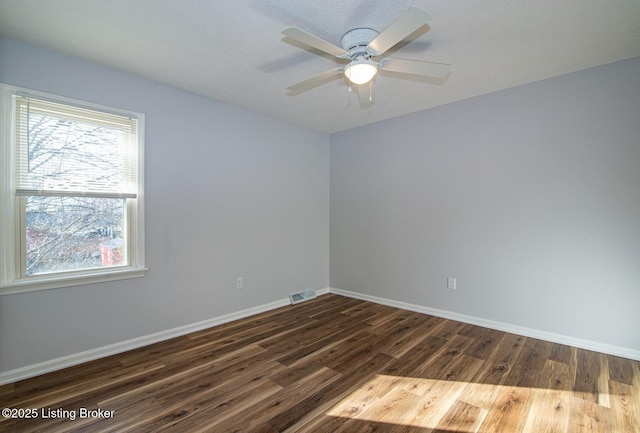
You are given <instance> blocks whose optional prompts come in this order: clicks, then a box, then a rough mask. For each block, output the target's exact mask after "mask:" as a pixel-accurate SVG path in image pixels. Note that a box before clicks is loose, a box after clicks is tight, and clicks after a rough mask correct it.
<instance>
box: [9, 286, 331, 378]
mask: <svg viewBox="0 0 640 433" xmlns="http://www.w3.org/2000/svg"><path fill="white" fill-rule="evenodd" d="M327 293H329V288H325V289H319V290H316V295H318V296H320V295H324V294H327ZM286 305H290V300H289V298H285V299H281V300H279V301H274V302H270V303H268V304H264V305H259V306H257V307H253V308H248V309H246V310H242V311H237V312H235V313H230V314H225V315H223V316H218V317H214V318H212V319H207V320H203V321H201V322H196V323H192V324H189V325H185V326H180V327H177V328H173V329H168V330H166V331H160V332H156V333H154V334H149V335H143V336H141V337H137V338H132V339H131V340H126V341H121V342H118V343H114V344H109V345H107V346H102V347H97V348H95V349H91V350H87V351H84V352H80V353H74V354H72V355H67V356H63V357H61V358H56V359H51V360H49V361H44V362H40V363H38V364H33V365H28V366H26V367H21V368H17V369H15V370H9V371H6V372H2V373H0V385H4V384H7V383H13V382H17V381H19V380H23V379H28V378H30V377H34V376H39V375H41V374H45V373H51V372H52V371H56V370H61V369H63V368H67V367H71V366H74V365H78V364H82V363H83V362H88V361H93V360H95V359H99V358H104V357H107V356H111V355H115V354H117V353H122V352H126V351H128V350H132V349H137V348H139V347H143V346H147V345H149V344H153V343H158V342H160V341H164V340H169V339H171V338H175V337H180V336H182V335H186V334H190V333H192V332H196V331H201V330H203V329H207V328H211V327H213V326H217V325H222V324H224V323H228V322H232V321H234V320H238V319H243V318H245V317H249V316H253V315H255V314H259V313H264V312H266V311H270V310H275V309H276V308H280V307H284V306H286Z"/></svg>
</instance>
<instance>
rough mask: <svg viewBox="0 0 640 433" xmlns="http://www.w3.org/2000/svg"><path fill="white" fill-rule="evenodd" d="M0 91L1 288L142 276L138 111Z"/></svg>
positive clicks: (20, 91) (32, 287)
mask: <svg viewBox="0 0 640 433" xmlns="http://www.w3.org/2000/svg"><path fill="white" fill-rule="evenodd" d="M0 91H1V92H2V95H1V99H0V102H1V103H2V119H1V120H2V135H1V136H0V151H1V156H2V159H1V160H0V161H1V162H0V169H2V174H0V176H1V182H2V186H1V190H0V205H1V207H0V218H1V219H0V221H1V225H0V243H1V246H0V253H1V254H2V257H1V263H0V271H1V272H0V293H15V292H19V291H25V290H39V289H44V288H53V287H62V286H68V285H77V284H87V283H92V282H99V281H108V280H112V279H121V278H129V277H137V276H142V275H143V274H144V271H145V269H144V225H143V223H144V222H143V197H142V194H143V188H142V179H143V171H142V170H143V140H142V135H143V134H142V131H143V124H144V117H143V115H141V114H133V113H129V112H123V111H121V110H117V109H113V108H108V107H100V106H96V105H93V104H86V103H82V102H78V101H72V100H69V99H63V98H59V97H54V96H51V95H45V94H42V93H38V92H32V91H29V90H26V89H19V88H15V87H11V86H5V85H2V86H1V88H0Z"/></svg>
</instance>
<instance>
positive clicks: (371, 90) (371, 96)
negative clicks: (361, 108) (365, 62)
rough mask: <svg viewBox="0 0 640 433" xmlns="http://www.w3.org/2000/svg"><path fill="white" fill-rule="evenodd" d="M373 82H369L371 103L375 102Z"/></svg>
mask: <svg viewBox="0 0 640 433" xmlns="http://www.w3.org/2000/svg"><path fill="white" fill-rule="evenodd" d="M371 83H373V80H371V81H369V102H373V84H371Z"/></svg>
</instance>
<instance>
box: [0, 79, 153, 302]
mask: <svg viewBox="0 0 640 433" xmlns="http://www.w3.org/2000/svg"><path fill="white" fill-rule="evenodd" d="M15 95H19V96H31V97H33V98H37V99H43V100H47V101H51V102H56V103H59V104H65V105H70V106H73V107H77V108H84V109H88V110H94V111H99V112H105V113H110V114H117V115H124V116H130V117H134V118H136V120H137V122H138V128H137V134H138V141H137V161H136V163H137V185H136V186H137V193H136V198H134V199H131V198H127V199H126V200H125V212H126V215H125V221H126V225H127V227H126V230H127V236H126V242H127V248H126V249H127V253H128V264H127V265H126V266H115V267H105V268H97V269H83V270H78V271H64V272H54V273H48V274H38V275H23V273H24V272H23V266H24V264H23V263H22V261H24V260H25V254H26V252H25V251H24V242H23V241H22V237H23V235H24V233H25V220H26V219H25V218H24V217H25V215H24V213H25V212H26V206H25V203H26V197H24V196H18V195H16V181H15V164H16V141H15V139H16V138H15V134H16V126H15V125H16V122H15V109H14V103H13V97H14V96H15ZM144 120H145V119H144V114H142V113H136V112H133V111H130V110H123V109H119V108H115V107H109V106H105V105H100V104H94V103H90V102H85V101H80V100H77V99H72V98H67V97H63V96H58V95H52V94H49V93H44V92H39V91H35V90H31V89H27V88H22V87H17V86H11V85H7V84H3V83H0V295H5V294H13V293H23V292H29V291H36V290H45V289H54V288H61V287H69V286H77V285H85V284H93V283H102V282H108V281H115V280H122V279H128V278H139V277H143V276H144V275H145V273H146V271H147V268H146V267H145V239H144Z"/></svg>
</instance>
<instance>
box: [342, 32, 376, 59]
mask: <svg viewBox="0 0 640 433" xmlns="http://www.w3.org/2000/svg"><path fill="white" fill-rule="evenodd" d="M378 35H379V33H378V32H377V31H376V30H374V29H370V28H367V27H360V28H357V29H353V30H349V31H348V32H347V33H345V34H344V36H342V39H341V40H340V44H341V45H342V48H343V49H344V50H345V51H348V52H349V55H350V56H351V58H352V59H355V58H356V57H359V56H362V55H367V45H369V42H371V41H372V40H374V39H375V38H376V36H378Z"/></svg>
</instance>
